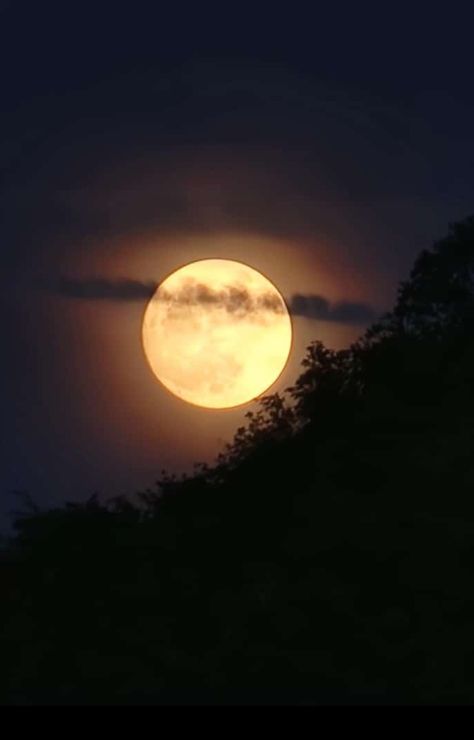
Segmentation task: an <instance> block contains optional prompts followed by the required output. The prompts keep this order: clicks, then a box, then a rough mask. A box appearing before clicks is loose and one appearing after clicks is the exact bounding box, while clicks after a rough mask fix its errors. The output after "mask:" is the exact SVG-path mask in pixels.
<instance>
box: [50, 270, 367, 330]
mask: <svg viewBox="0 0 474 740" xmlns="http://www.w3.org/2000/svg"><path fill="white" fill-rule="evenodd" d="M41 286H42V287H43V288H45V289H47V290H48V292H51V293H53V294H56V295H62V296H65V297H66V298H77V299H82V300H105V301H118V302H129V301H140V300H144V299H149V298H151V296H152V295H153V293H154V292H155V290H156V288H157V282H154V281H141V280H132V279H129V278H122V279H118V280H107V279H106V278H89V279H79V278H69V277H61V278H59V280H57V281H49V282H43V283H42V284H41ZM157 300H160V301H163V302H166V303H167V304H169V305H170V307H176V308H178V307H179V306H194V305H203V306H219V307H221V308H225V310H226V311H228V312H229V313H232V314H236V315H243V314H248V313H252V312H255V311H257V310H262V309H263V310H266V311H272V312H275V313H281V312H282V310H283V304H282V302H281V300H280V299H279V298H278V296H276V295H274V294H273V293H260V294H257V295H252V294H251V293H250V292H249V291H248V290H247V289H246V288H245V287H243V286H238V285H229V286H227V287H226V288H225V289H222V290H213V289H212V288H209V286H207V285H204V284H203V283H197V282H189V283H186V284H184V285H183V286H181V287H180V288H179V289H178V290H177V291H174V292H170V291H166V290H161V291H160V293H159V295H158V296H157ZM288 308H289V310H290V313H291V315H292V316H301V317H304V318H306V319H314V320H319V321H334V322H340V323H342V324H364V323H367V322H370V321H372V320H373V319H374V318H375V316H376V312H375V310H374V308H373V307H372V306H370V305H369V304H367V303H360V302H353V301H337V302H335V303H330V302H329V301H328V299H327V298H324V297H323V296H321V295H314V294H309V295H302V294H301V293H295V294H294V295H293V296H291V298H290V299H289V301H288Z"/></svg>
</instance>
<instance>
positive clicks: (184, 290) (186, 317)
mask: <svg viewBox="0 0 474 740" xmlns="http://www.w3.org/2000/svg"><path fill="white" fill-rule="evenodd" d="M142 340H143V348H144V351H145V356H146V358H147V360H148V363H149V365H150V367H151V369H152V371H153V373H154V374H155V376H156V377H157V378H158V380H159V381H160V382H161V383H162V384H163V385H164V386H165V388H167V389H168V391H170V392H171V393H173V394H174V395H175V396H178V397H179V398H181V399H182V400H183V401H187V402H188V403H191V404H194V405H196V406H203V407H205V408H213V409H226V408H232V407H234V406H239V405H242V404H245V403H247V402H249V401H251V400H253V399H255V398H258V396H261V395H262V394H263V393H265V391H267V390H268V389H269V388H270V386H271V385H273V383H274V382H275V381H276V380H277V378H278V377H279V376H280V374H281V373H282V371H283V369H284V367H285V365H286V363H287V361H288V357H289V354H290V350H291V343H292V326H291V319H290V315H289V313H288V309H287V307H286V304H285V301H284V299H283V297H282V296H281V294H280V293H279V291H278V290H277V289H276V287H275V286H274V285H273V283H272V282H271V281H270V280H268V279H267V278H266V277H265V276H264V275H262V274H261V273H260V272H258V271H257V270H255V269H253V268H252V267H249V266H248V265H246V264H244V263H242V262H237V261H235V260H226V259H204V260H199V261H197V262H190V263H189V264H188V265H185V266H184V267H180V268H179V269H177V270H175V272H173V273H172V274H171V275H169V276H168V277H167V278H166V279H165V280H163V282H162V283H160V285H159V286H158V288H157V289H156V291H155V293H154V295H153V296H152V298H151V299H150V301H149V303H148V305H147V307H146V310H145V315H144V318H143V325H142Z"/></svg>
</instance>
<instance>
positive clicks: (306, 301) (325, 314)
mask: <svg viewBox="0 0 474 740" xmlns="http://www.w3.org/2000/svg"><path fill="white" fill-rule="evenodd" d="M289 307H290V312H291V314H292V316H303V317H304V318H306V319H319V321H336V322H340V323H341V324H364V323H367V322H369V321H372V320H373V319H374V318H375V315H376V312H375V311H374V309H373V308H372V306H369V304H367V303H358V302H352V301H338V302H336V303H332V304H331V303H329V301H328V300H327V299H326V298H323V296H320V295H301V294H299V293H296V294H295V295H293V296H292V298H291V300H290V306H289Z"/></svg>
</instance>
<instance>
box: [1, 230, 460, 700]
mask: <svg viewBox="0 0 474 740" xmlns="http://www.w3.org/2000/svg"><path fill="white" fill-rule="evenodd" d="M473 441H474V217H471V218H469V219H467V220H465V221H463V222H460V223H457V224H453V225H451V226H450V229H449V234H448V235H447V236H446V238H444V239H442V240H441V241H439V242H437V243H436V244H434V246H433V248H432V249H429V250H425V251H423V252H422V253H421V254H420V256H419V257H418V259H417V260H416V262H415V264H414V267H413V270H412V272H411V274H410V276H409V278H408V279H407V281H406V282H404V283H402V284H401V286H400V288H399V292H398V298H397V301H396V305H395V306H394V308H393V310H392V311H391V312H390V313H389V314H387V315H386V316H384V317H382V319H381V320H380V321H379V322H378V323H377V324H375V325H374V326H372V327H371V328H370V329H369V330H368V331H367V332H366V333H365V335H364V336H363V337H361V339H360V340H359V341H358V342H356V343H355V344H353V345H352V346H351V347H349V348H348V349H345V350H341V351H334V350H330V349H328V348H326V347H325V346H324V345H323V344H322V343H321V342H313V343H312V344H311V345H310V346H309V347H308V349H307V353H306V356H305V358H304V360H303V366H302V372H301V375H300V376H299V378H298V379H297V381H296V383H295V385H294V386H293V387H291V388H289V389H287V391H286V393H285V394H282V395H278V394H274V395H270V396H267V397H265V398H263V399H262V400H261V401H260V402H259V404H258V406H257V407H256V410H255V411H252V412H249V413H248V414H247V423H246V425H245V426H243V427H241V428H240V429H238V430H237V432H236V434H235V437H234V440H233V441H232V442H231V443H230V444H229V445H228V446H227V447H226V449H225V450H224V452H223V453H222V454H221V455H220V456H219V458H218V459H217V460H216V462H215V464H214V465H210V466H206V465H200V466H196V471H195V474H193V475H191V476H187V477H184V478H177V477H174V476H172V475H168V474H166V473H164V474H163V475H162V477H161V479H160V480H159V481H158V482H157V485H156V488H154V489H150V490H148V491H143V492H139V493H137V496H136V497H135V498H133V499H130V500H127V499H124V498H118V499H115V500H114V501H113V502H108V503H104V502H101V501H99V500H98V499H97V498H92V499H90V500H89V501H88V502H86V503H85V504H67V505H65V506H64V507H63V508H57V509H52V510H48V511H40V510H37V509H36V508H35V507H34V505H33V504H31V506H30V507H29V508H28V507H27V508H26V509H25V511H24V513H22V514H21V515H19V516H18V517H17V519H16V522H15V527H16V529H15V532H16V534H15V536H14V538H13V539H12V541H11V542H10V543H9V544H8V547H6V548H4V550H3V552H2V555H1V562H0V564H1V572H2V584H3V585H2V589H1V590H0V600H1V603H0V615H1V616H0V623H1V633H0V635H1V636H0V640H1V642H0V649H1V654H2V660H1V668H0V696H1V701H2V702H3V703H4V704H8V703H13V704H15V703H17V704H22V703H54V704H58V703H66V704H67V703H112V704H121V703H129V704H143V703H154V704H166V703H178V704H179V703H290V704H345V703H351V704H364V703H368V704H377V703H381V704H383V703H392V704H397V703H402V704H403V703H425V704H433V703H448V704H449V703H469V704H471V703H474V662H473V657H472V656H473V655H474V629H473V620H474V444H473Z"/></svg>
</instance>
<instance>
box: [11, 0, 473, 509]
mask: <svg viewBox="0 0 474 740" xmlns="http://www.w3.org/2000/svg"><path fill="white" fill-rule="evenodd" d="M193 8H194V9H192V10H190V9H189V7H187V6H181V7H180V6H176V9H175V10H174V11H170V10H169V9H166V10H164V9H163V8H162V7H161V4H147V6H141V5H140V4H137V3H133V4H132V3H130V4H121V5H120V6H119V7H116V6H115V5H113V4H109V3H107V4H99V7H98V6H97V4H95V5H92V4H91V5H89V4H87V3H61V4H59V3H58V4H56V3H48V2H44V3H25V2H21V0H18V1H17V2H11V3H8V2H0V57H1V60H0V62H1V70H2V73H1V88H0V107H1V110H0V132H1V137H0V190H1V198H0V209H1V215H0V249H1V258H2V263H1V264H2V268H1V278H2V286H1V287H2V290H1V294H0V295H1V301H2V308H3V310H2V325H1V328H2V348H3V352H2V362H1V364H0V378H1V394H2V395H1V404H2V405H1V416H0V419H1V440H2V442H1V446H0V450H1V453H0V454H1V468H0V469H1V478H0V491H1V499H0V516H1V517H2V522H3V521H5V516H6V513H7V512H8V511H10V510H11V509H13V508H15V504H16V502H15V500H14V497H13V496H12V494H11V492H12V490H14V489H21V490H28V491H29V492H30V493H31V494H32V495H33V496H34V497H36V498H37V499H38V501H39V502H43V503H45V502H48V503H49V502H57V501H61V500H65V499H72V498H77V499H84V498H87V497H88V496H90V495H91V493H93V492H94V491H99V492H102V493H104V495H110V494H121V493H130V492H131V491H133V490H136V489H137V488H139V487H143V486H147V485H149V484H152V483H153V481H154V480H155V479H156V478H157V477H158V475H159V472H160V470H161V469H162V468H163V467H165V468H169V469H172V470H177V471H183V470H189V469H191V468H192V464H193V463H194V462H195V461H197V460H212V458H213V457H214V455H215V454H216V453H217V452H218V451H219V449H220V448H221V446H222V444H223V443H224V441H228V440H230V439H231V438H232V435H233V432H234V431H235V429H236V428H237V426H238V425H239V424H241V423H242V419H243V415H244V413H245V411H246V410H247V409H245V408H244V409H237V410H233V411H209V410H204V409H198V408H194V407H191V406H188V405H186V404H184V403H182V402H180V401H178V400H177V399H176V398H174V397H171V396H170V395H169V394H167V393H166V391H164V389H163V388H161V387H160V386H159V385H158V384H157V383H156V381H155V380H154V378H153V377H152V375H151V374H150V371H149V369H148V367H147V365H146V363H145V361H144V357H143V352H142V348H141V345H140V326H141V319H142V316H143V311H144V307H145V305H146V296H147V294H148V293H147V291H149V290H150V286H151V287H152V286H153V285H156V284H157V283H158V282H159V281H160V280H161V279H162V278H163V277H164V276H165V275H167V274H168V273H169V272H170V271H171V270H173V269H174V268H175V267H178V266H180V265H182V264H184V263H185V262H187V261H189V260H193V259H199V258H203V257H230V258H232V259H237V260H241V261H244V262H247V263H248V264H251V265H252V266H254V267H256V268H257V269H260V270H262V271H263V272H264V273H265V274H266V275H267V276H268V277H269V278H270V279H271V280H272V281H273V282H274V283H275V284H276V285H277V286H278V287H279V289H280V290H281V292H282V293H283V295H284V296H285V298H286V299H287V302H288V304H289V305H290V307H291V308H292V310H293V314H294V332H295V337H294V347H293V353H292V356H291V360H290V362H289V364H288V366H287V368H286V370H285V372H284V374H283V376H282V377H281V378H280V379H279V380H278V382H277V384H276V385H275V387H274V390H282V389H284V388H285V387H286V386H288V385H289V384H290V383H291V382H293V381H294V379H295V378H296V376H297V374H298V369H299V365H300V362H301V359H302V356H303V353H304V348H305V346H306V345H307V344H308V342H309V341H310V340H311V339H316V338H318V339H322V340H323V341H324V342H325V343H326V344H328V345H329V346H331V347H342V346H345V345H347V344H349V343H350V342H351V341H353V340H355V339H356V338H357V337H358V336H359V335H360V334H361V333H362V332H363V331H364V329H365V328H366V326H368V324H370V323H371V321H372V319H373V318H374V317H376V316H377V315H379V314H381V313H382V312H383V311H385V310H387V309H389V308H390V307H391V306H392V304H393V301H394V298H395V296H396V290H397V285H398V283H399V281H400V280H401V279H403V278H405V277H406V276H407V275H408V272H409V270H410V267H411V265H412V263H413V260H414V258H415V256H416V255H417V254H418V253H419V251H420V250H421V249H423V248H425V247H429V246H430V245H431V244H432V242H433V240H434V239H436V238H438V237H441V236H443V235H444V233H445V232H446V229H447V225H448V223H449V222H452V221H456V220H460V219H462V218H464V217H466V216H468V215H469V214H471V213H472V212H473V211H474V206H473V204H474V178H473V171H474V170H473V168H474V138H473V136H472V131H473V130H474V100H473V93H472V24H471V19H470V18H468V17H467V15H466V14H465V13H461V12H459V11H457V10H456V6H455V5H453V4H449V5H448V4H443V6H442V10H443V12H440V11H439V10H438V9H433V8H429V10H428V9H426V10H425V9H423V10H421V9H420V10H418V11H417V10H415V9H413V7H410V9H409V10H408V6H407V9H406V10H403V9H402V7H401V6H400V4H398V3H396V4H395V3H393V4H391V5H388V6H387V5H386V4H379V6H378V8H377V9H375V8H374V7H368V6H366V7H365V8H364V7H363V6H361V5H360V4H359V3H357V4H351V6H350V7H349V8H348V7H346V6H345V5H338V4H337V3H335V4H332V5H331V10H328V9H327V8H325V9H324V11H321V10H319V9H318V10H317V12H316V11H314V15H311V16H309V15H308V16H305V15H304V14H302V13H301V12H300V11H297V9H296V8H294V7H292V6H284V8H283V10H282V11H277V10H274V9H272V10H271V11H270V10H266V11H263V10H262V11H257V10H256V9H255V8H252V10H251V11H249V12H244V10H243V9H242V8H241V6H240V5H233V6H232V5H231V6H225V4H224V5H222V6H221V8H220V10H219V11H217V10H212V11H211V10H206V9H205V8H204V6H202V5H201V4H195V6H193ZM448 14H449V15H448ZM127 281H128V282H127Z"/></svg>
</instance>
